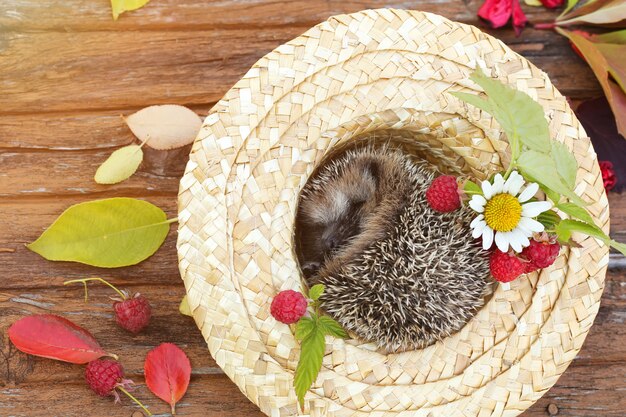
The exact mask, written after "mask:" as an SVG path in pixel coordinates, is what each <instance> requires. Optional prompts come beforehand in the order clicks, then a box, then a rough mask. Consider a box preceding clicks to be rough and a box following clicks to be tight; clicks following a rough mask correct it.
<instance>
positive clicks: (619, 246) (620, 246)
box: [609, 239, 626, 256]
mask: <svg viewBox="0 0 626 417" xmlns="http://www.w3.org/2000/svg"><path fill="white" fill-rule="evenodd" d="M609 245H610V246H611V247H612V248H613V249H616V250H618V251H619V252H621V254H622V255H625V256H626V245H625V244H623V243H620V242H616V241H614V240H612V239H611V240H610V241H609Z"/></svg>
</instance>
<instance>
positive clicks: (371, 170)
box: [363, 161, 380, 187]
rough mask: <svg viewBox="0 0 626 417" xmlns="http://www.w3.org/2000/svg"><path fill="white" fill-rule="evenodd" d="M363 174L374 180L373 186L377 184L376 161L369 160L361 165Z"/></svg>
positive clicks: (377, 170) (377, 169)
mask: <svg viewBox="0 0 626 417" xmlns="http://www.w3.org/2000/svg"><path fill="white" fill-rule="evenodd" d="M363 174H364V176H366V177H369V178H371V179H372V181H373V182H374V186H375V187H377V186H378V176H379V175H380V167H379V165H378V162H376V161H370V162H368V163H367V164H365V166H364V167H363Z"/></svg>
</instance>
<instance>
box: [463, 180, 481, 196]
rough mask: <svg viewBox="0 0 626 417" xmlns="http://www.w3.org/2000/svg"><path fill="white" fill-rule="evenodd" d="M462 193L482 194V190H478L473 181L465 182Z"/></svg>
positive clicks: (478, 187)
mask: <svg viewBox="0 0 626 417" xmlns="http://www.w3.org/2000/svg"><path fill="white" fill-rule="evenodd" d="M463 191H465V192H466V193H467V194H482V193H483V190H482V188H480V186H479V185H478V184H476V183H475V182H473V181H470V180H466V181H465V185H463Z"/></svg>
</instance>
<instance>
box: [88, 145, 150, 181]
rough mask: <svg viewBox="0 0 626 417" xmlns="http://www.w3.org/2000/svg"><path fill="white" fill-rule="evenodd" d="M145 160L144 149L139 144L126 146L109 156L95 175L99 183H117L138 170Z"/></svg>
mask: <svg viewBox="0 0 626 417" xmlns="http://www.w3.org/2000/svg"><path fill="white" fill-rule="evenodd" d="M142 160H143V151H142V150H141V146H139V145H128V146H124V147H123V148H120V149H118V150H116V151H115V152H113V153H112V154H111V156H109V158H108V159H107V160H106V161H104V162H103V163H102V165H100V167H99V168H98V170H97V171H96V175H95V176H94V180H95V181H96V182H97V183H98V184H117V183H118V182H122V181H124V180H126V179H128V178H130V176H131V175H133V174H134V173H135V171H137V168H139V165H140V164H141V161H142Z"/></svg>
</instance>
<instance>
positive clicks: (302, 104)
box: [178, 9, 609, 417]
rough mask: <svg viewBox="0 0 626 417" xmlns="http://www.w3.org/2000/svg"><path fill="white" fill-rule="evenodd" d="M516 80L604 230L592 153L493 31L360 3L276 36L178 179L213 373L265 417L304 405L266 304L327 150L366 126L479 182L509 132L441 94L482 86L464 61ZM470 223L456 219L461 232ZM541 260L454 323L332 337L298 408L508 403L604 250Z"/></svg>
mask: <svg viewBox="0 0 626 417" xmlns="http://www.w3.org/2000/svg"><path fill="white" fill-rule="evenodd" d="M477 66H479V67H482V68H484V69H485V72H486V73H487V74H489V75H490V76H492V77H497V78H498V79H500V80H501V81H503V82H505V83H507V84H509V85H511V86H512V87H515V88H517V89H519V90H522V91H524V92H526V93H528V94H529V95H530V96H531V97H533V98H534V99H536V100H537V101H538V102H539V103H540V104H541V105H542V106H543V108H544V109H545V114H546V117H547V118H548V120H549V121H550V133H551V136H552V138H553V139H554V140H556V141H559V142H562V143H564V144H565V145H566V146H567V147H568V148H569V149H571V151H572V153H573V154H574V156H575V157H576V159H577V161H578V164H579V166H580V168H579V170H578V174H577V184H578V185H577V186H576V190H575V191H576V193H577V194H578V195H580V196H581V197H582V198H584V199H585V200H587V201H589V202H592V203H593V204H591V205H590V206H589V207H588V209H589V211H590V212H591V214H592V216H593V217H594V219H595V220H596V222H597V223H598V224H599V225H601V226H602V227H603V229H604V230H605V231H606V232H608V222H609V212H608V203H607V198H606V195H605V193H604V188H603V185H602V179H601V176H600V170H599V167H598V164H597V161H596V155H595V153H594V151H593V148H592V146H591V144H590V141H589V140H588V138H586V135H585V132H584V131H583V129H582V127H581V125H580V123H579V122H578V121H577V120H576V118H575V116H574V114H573V113H572V110H571V109H570V107H569V106H568V104H567V102H566V100H565V98H564V97H563V96H561V94H560V93H559V92H558V91H557V90H556V89H555V88H554V87H553V86H552V84H551V83H550V80H549V79H548V77H547V76H546V75H545V74H544V73H543V72H541V71H540V70H538V69H537V68H536V67H534V66H533V65H532V64H530V63H529V62H528V61H527V60H525V59H524V58H522V57H520V56H519V55H517V54H515V53H514V52H512V51H511V50H510V49H509V48H507V47H506V46H505V45H503V44H502V43H501V42H500V41H498V40H496V39H494V38H492V37H491V36H489V35H486V34H484V33H482V32H481V31H480V30H478V29H477V28H475V27H472V26H468V25H463V24H459V23H454V22H451V21H449V20H447V19H445V18H443V17H441V16H437V15H434V14H429V13H420V12H412V11H404V10H391V9H382V10H368V11H364V12H360V13H355V14H351V15H341V16H335V17H333V18H330V19H329V20H328V21H326V22H324V23H321V24H319V25H317V26H315V27H314V28H312V29H311V30H309V31H308V32H306V33H305V34H303V35H302V36H300V37H298V38H296V39H294V40H292V41H290V42H288V43H286V44H284V45H281V46H280V47H278V48H277V49H276V50H274V51H272V52H271V53H269V54H268V55H266V56H265V57H263V58H262V59H261V60H260V61H259V62H257V63H256V64H255V65H254V66H253V67H252V68H251V69H250V70H249V71H248V73H247V74H246V75H245V76H244V77H243V79H241V80H240V81H239V82H238V83H237V84H236V85H235V86H234V87H233V88H232V89H231V90H230V91H228V93H227V94H226V95H225V96H224V98H223V99H222V100H221V101H220V102H219V103H217V105H216V106H215V107H214V108H213V109H212V110H211V113H210V114H209V116H208V117H207V118H206V120H205V122H204V125H203V127H202V130H201V132H200V134H199V136H198V138H197V140H196V142H195V144H194V146H193V149H192V152H191V155H190V161H189V163H188V165H187V169H186V172H185V175H184V177H183V178H182V180H181V186H180V195H179V220H180V223H179V239H178V253H179V261H180V271H181V274H182V278H183V280H184V282H185V286H186V289H187V294H188V301H189V305H190V308H191V310H192V312H193V316H194V318H195V320H196V323H197V324H198V327H199V328H200V330H201V331H202V334H203V336H204V338H205V339H206V341H207V344H208V347H209V350H210V352H211V354H212V355H213V357H214V358H215V360H216V362H217V363H218V364H219V366H221V367H222V369H223V370H224V372H226V374H227V375H228V376H229V377H230V378H231V379H232V380H233V381H234V382H235V383H236V384H237V385H238V386H239V388H240V389H241V391H242V392H243V393H244V394H245V395H246V396H247V397H248V398H249V399H250V400H251V401H253V402H254V403H255V404H257V405H258V406H259V407H260V408H261V410H262V411H263V412H264V413H266V414H267V415H271V416H288V415H296V414H298V413H300V411H298V407H297V404H296V397H295V393H294V390H293V376H294V370H295V367H296V364H297V360H298V356H299V347H298V343H297V342H296V340H295V339H294V336H293V329H292V328H290V327H289V326H287V325H284V324H281V323H278V322H276V321H275V320H274V319H273V318H272V317H271V315H270V314H269V306H270V303H271V300H272V298H273V297H274V295H275V294H276V293H277V292H278V291H280V290H285V289H296V290H299V289H301V288H302V281H301V276H300V272H299V269H298V266H297V262H296V257H295V255H294V248H293V228H294V216H295V212H296V203H297V200H298V195H299V192H300V191H301V189H302V187H303V186H304V184H305V183H306V181H307V179H308V177H309V176H310V174H311V173H312V172H313V170H314V169H315V167H316V166H317V165H318V164H319V163H320V161H322V159H323V158H324V156H325V155H327V154H328V153H329V152H331V151H332V150H333V149H336V147H337V146H341V145H342V144H346V143H348V142H349V141H351V140H354V139H356V138H359V137H361V136H366V135H368V134H375V135H387V136H391V137H393V138H395V140H397V141H401V142H403V143H405V144H406V146H407V147H408V148H409V149H412V151H413V152H415V153H416V154H419V155H421V156H422V157H425V158H427V159H428V160H429V161H430V162H431V163H432V164H433V165H434V166H436V167H438V168H439V169H441V170H442V171H445V172H456V173H464V174H468V175H471V176H472V177H475V178H477V179H483V178H485V177H486V176H487V175H489V174H491V173H493V172H494V171H498V170H502V167H503V164H504V165H506V163H507V161H508V143H507V141H506V138H505V137H504V136H503V135H502V133H501V131H500V129H499V126H498V125H497V123H496V122H495V121H494V119H493V118H492V117H491V116H490V115H489V114H486V113H483V112H481V111H480V110H478V109H476V108H474V107H471V106H467V105H465V104H463V103H462V102H461V101H459V100H458V99H455V98H454V97H453V96H451V95H450V94H447V93H448V92H449V91H466V92H472V93H475V92H478V91H480V88H479V87H478V86H476V85H475V84H474V83H472V82H471V81H469V75H470V74H471V72H472V71H473V69H474V68H475V67H477ZM468 233H469V231H468ZM577 240H578V241H579V242H581V244H582V247H581V248H575V249H564V250H562V252H561V256H560V257H559V258H558V259H557V261H556V262H555V264H554V265H553V266H551V267H550V268H547V269H544V270H542V271H541V272H540V273H539V274H537V273H535V274H531V275H529V276H527V277H522V278H521V279H518V280H516V281H514V282H513V283H511V284H502V285H499V286H498V288H497V290H496V292H495V294H494V296H493V297H492V298H491V299H490V301H489V302H488V303H487V305H486V306H485V307H484V308H483V309H482V310H480V311H479V312H478V314H477V315H476V316H475V317H474V318H473V319H472V320H471V321H470V322H469V323H468V324H467V325H466V326H465V327H464V328H463V329H462V330H461V331H460V332H458V333H457V334H455V335H453V336H451V337H449V338H446V339H445V340H443V341H442V342H439V343H436V344H434V345H431V346H429V347H427V348H425V349H422V350H415V351H410V352H404V353H400V354H387V355H385V354H381V353H377V352H376V351H375V350H374V347H373V346H372V345H371V344H366V343H361V342H358V341H355V340H348V341H342V340H335V339H331V338H328V343H327V345H328V346H327V350H326V355H325V357H324V362H323V366H322V370H321V372H320V374H319V377H318V378H317V381H316V383H315V384H314V385H313V387H312V388H311V390H310V391H309V392H308V394H307V397H306V402H305V411H304V414H310V415H312V416H324V415H326V416H337V417H339V416H364V415H372V416H377V417H383V416H398V417H400V416H412V417H418V416H424V417H426V416H431V417H434V416H442V417H443V416H445V417H453V416H465V417H467V416H514V415H517V414H519V413H520V412H522V411H523V410H525V409H526V408H528V407H529V406H530V405H531V404H532V403H533V402H535V401H536V400H537V399H538V398H539V397H540V396H541V395H542V394H543V393H545V392H546V391H547V390H548V389H549V388H550V387H551V386H552V385H553V384H554V383H555V382H556V380H557V379H558V377H559V376H560V375H561V374H562V373H563V372H564V371H565V369H566V368H567V366H568V364H569V363H570V361H571V360H572V359H574V357H575V356H576V353H577V352H578V351H579V349H580V348H581V346H582V344H583V341H584V339H585V336H586V335H587V332H588V331H589V328H590V327H591V325H592V323H593V319H594V317H595V315H596V313H597V311H598V307H599V300H600V296H601V294H602V289H603V286H604V275H605V271H606V267H607V264H608V249H607V248H606V246H603V245H601V244H600V242H598V241H596V240H595V239H593V238H589V237H584V236H577Z"/></svg>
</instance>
